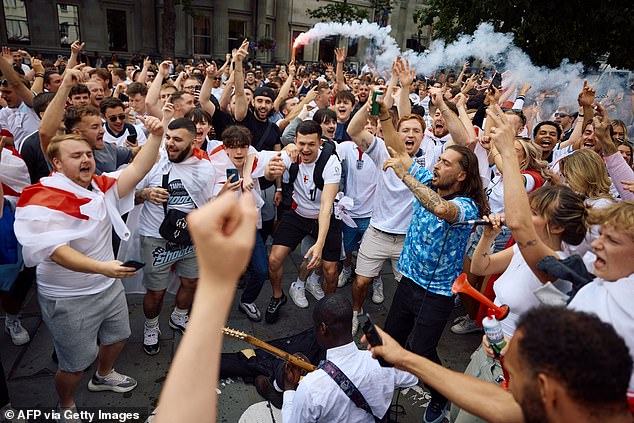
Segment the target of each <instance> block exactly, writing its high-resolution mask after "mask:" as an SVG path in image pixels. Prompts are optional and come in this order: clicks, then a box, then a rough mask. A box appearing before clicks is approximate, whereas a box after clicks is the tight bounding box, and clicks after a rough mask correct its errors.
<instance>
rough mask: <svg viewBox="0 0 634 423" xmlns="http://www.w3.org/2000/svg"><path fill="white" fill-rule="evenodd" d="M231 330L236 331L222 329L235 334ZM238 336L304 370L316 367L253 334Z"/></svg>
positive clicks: (312, 369)
mask: <svg viewBox="0 0 634 423" xmlns="http://www.w3.org/2000/svg"><path fill="white" fill-rule="evenodd" d="M231 332H236V331H232V330H231V329H226V328H225V330H223V333H224V334H225V335H227V336H234V337H235V336H236V335H235V334H232V333H231ZM240 335H241V336H239V338H240V339H242V340H244V341H246V342H248V343H249V344H251V345H254V346H256V347H259V348H262V349H263V350H264V351H266V352H268V353H271V354H273V355H274V356H277V357H279V358H281V359H282V360H284V361H288V362H289V363H291V364H293V365H294V366H297V367H299V368H301V369H304V370H306V371H307V372H312V371H314V370H316V369H317V367H315V366H313V365H312V364H311V363H308V362H306V361H304V360H302V359H300V358H298V357H296V356H294V355H293V354H289V353H287V352H286V351H284V350H281V349H279V348H277V347H274V346H273V345H271V344H268V343H266V342H264V341H262V340H260V339H258V338H256V337H254V336H251V335H247V334H246V333H242V332H240Z"/></svg>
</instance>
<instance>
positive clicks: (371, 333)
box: [361, 314, 393, 367]
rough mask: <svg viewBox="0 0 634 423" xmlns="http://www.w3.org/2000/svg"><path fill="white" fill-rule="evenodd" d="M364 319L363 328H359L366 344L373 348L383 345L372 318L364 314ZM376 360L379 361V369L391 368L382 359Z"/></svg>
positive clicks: (390, 365)
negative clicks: (366, 341)
mask: <svg viewBox="0 0 634 423" xmlns="http://www.w3.org/2000/svg"><path fill="white" fill-rule="evenodd" d="M365 318H366V320H365V322H364V323H363V326H361V330H363V333H364V334H365V339H367V340H368V344H370V345H372V346H373V347H376V346H379V345H383V340H382V339H381V335H379V332H378V331H377V330H376V327H375V326H374V322H373V321H372V318H371V317H370V315H369V314H366V315H365ZM377 360H378V361H379V364H380V365H381V367H393V366H392V364H390V363H388V362H387V361H385V360H383V358H382V357H379V358H377Z"/></svg>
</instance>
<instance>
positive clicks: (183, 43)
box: [0, 0, 431, 63]
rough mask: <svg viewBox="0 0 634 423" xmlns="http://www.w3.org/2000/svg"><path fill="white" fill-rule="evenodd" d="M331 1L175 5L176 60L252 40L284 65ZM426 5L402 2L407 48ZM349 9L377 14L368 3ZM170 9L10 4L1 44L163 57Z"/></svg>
mask: <svg viewBox="0 0 634 423" xmlns="http://www.w3.org/2000/svg"><path fill="white" fill-rule="evenodd" d="M327 1H339V0H321V2H315V1H313V0H231V1H229V0H207V1H205V0H192V1H191V4H192V9H193V11H194V12H193V13H191V14H188V13H185V12H184V11H183V9H182V7H181V6H176V31H175V54H176V57H183V58H186V57H191V56H200V57H205V58H222V57H224V55H225V54H226V53H227V52H229V51H231V49H232V48H235V47H237V46H239V45H240V43H241V42H242V40H243V39H244V38H249V39H250V40H254V41H256V42H258V43H259V45H260V46H262V47H261V48H258V49H256V50H255V54H256V57H257V59H258V60H260V61H262V62H265V63H271V62H276V63H278V62H280V63H285V62H287V61H288V60H289V58H290V54H291V43H292V40H293V39H294V37H296V36H297V35H299V34H300V33H301V32H304V31H307V30H308V29H310V28H311V27H312V26H313V25H314V24H315V23H317V21H316V20H314V19H311V18H309V17H308V16H307V14H306V9H308V8H313V9H314V8H317V7H319V6H322V5H324V4H325V3H326V2H327ZM424 2H425V1H424V0H415V1H407V0H401V1H399V2H398V3H396V4H395V6H394V8H393V10H392V13H391V14H390V15H389V17H388V23H389V24H391V25H392V36H393V37H394V38H395V39H396V40H397V42H398V43H399V45H400V46H401V47H402V48H405V47H406V46H408V47H412V46H413V45H415V44H416V42H414V41H412V40H414V39H417V28H416V26H415V24H414V22H413V19H412V16H413V14H414V12H415V10H417V9H418V8H420V7H424ZM349 4H351V5H355V6H358V7H361V8H364V9H366V10H367V11H368V15H369V16H373V14H374V10H373V9H372V5H371V2H370V1H369V0H352V1H350V2H349ZM163 10H164V4H163V0H136V1H125V0H84V1H78V0H60V1H48V0H3V7H2V10H0V16H1V19H0V42H2V45H8V46H10V47H14V48H24V49H26V50H28V51H29V52H31V53H42V54H45V55H49V56H51V55H62V56H67V55H68V54H69V46H70V44H71V43H72V42H73V41H74V40H76V39H81V40H82V41H83V42H85V43H86V51H87V52H88V55H94V53H95V52H99V53H100V55H101V56H103V57H104V58H109V57H111V55H112V54H116V55H117V56H118V57H119V58H122V59H124V60H125V59H126V58H129V57H131V56H132V55H134V54H138V55H141V56H152V57H160V56H162V54H161V45H162V38H163V37H164V36H166V34H163V33H162V28H161V18H162V14H163ZM430 35H431V34H430V32H429V31H427V32H426V33H425V34H424V37H423V39H422V40H420V41H421V43H422V44H423V45H428V43H429V38H430ZM345 41H346V40H343V41H341V40H335V39H334V38H329V39H325V40H322V41H321V42H319V43H315V44H312V45H307V46H305V47H304V48H303V49H300V50H299V51H298V52H297V56H298V59H302V60H305V61H317V60H326V61H330V60H332V49H333V48H334V47H335V44H336V43H337V42H338V43H339V44H341V43H344V44H345ZM350 43H351V44H350V47H352V48H351V53H353V55H351V56H352V57H350V59H351V60H353V61H355V60H356V61H360V60H361V59H362V57H361V56H362V55H363V51H364V41H363V40H359V41H358V44H357V42H356V41H351V42H350ZM273 47H274V48H273ZM355 50H356V53H354V51H355Z"/></svg>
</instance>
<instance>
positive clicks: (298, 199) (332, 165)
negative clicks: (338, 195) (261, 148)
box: [282, 150, 341, 219]
mask: <svg viewBox="0 0 634 423" xmlns="http://www.w3.org/2000/svg"><path fill="white" fill-rule="evenodd" d="M321 152H322V150H319V153H318V154H317V159H315V161H314V162H312V163H300V164H299V172H298V173H297V179H295V183H294V184H293V209H294V210H295V212H297V214H298V215H300V216H302V217H305V218H307V219H317V218H319V208H320V206H321V193H322V192H321V190H320V189H317V187H316V186H315V182H314V181H313V171H314V170H315V164H316V163H317V160H319V156H321ZM282 160H284V165H286V171H284V176H283V180H284V182H288V180H289V173H288V169H289V167H290V166H291V163H292V162H291V158H290V157H289V156H288V155H286V154H283V155H282ZM323 178H324V185H326V184H339V182H340V181H341V163H340V162H339V159H337V156H335V155H334V154H333V155H332V156H330V158H329V159H328V162H326V166H325V167H324V172H323Z"/></svg>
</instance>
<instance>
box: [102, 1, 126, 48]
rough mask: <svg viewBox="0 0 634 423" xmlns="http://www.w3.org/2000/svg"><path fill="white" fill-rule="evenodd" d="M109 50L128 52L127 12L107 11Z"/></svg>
mask: <svg viewBox="0 0 634 423" xmlns="http://www.w3.org/2000/svg"><path fill="white" fill-rule="evenodd" d="M106 22H107V25H108V48H109V49H110V50H111V51H128V29H127V25H126V16H125V10H115V9H106Z"/></svg>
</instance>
